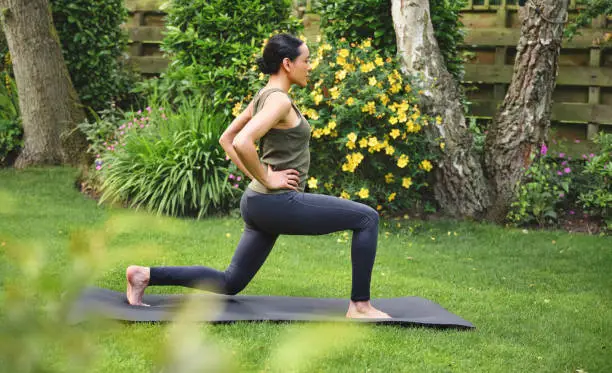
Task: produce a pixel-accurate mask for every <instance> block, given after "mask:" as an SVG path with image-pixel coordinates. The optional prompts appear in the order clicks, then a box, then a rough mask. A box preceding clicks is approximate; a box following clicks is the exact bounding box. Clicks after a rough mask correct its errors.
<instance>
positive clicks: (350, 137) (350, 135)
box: [346, 132, 357, 142]
mask: <svg viewBox="0 0 612 373" xmlns="http://www.w3.org/2000/svg"><path fill="white" fill-rule="evenodd" d="M346 138H347V139H349V141H352V142H355V141H357V135H356V134H355V132H351V133H349V134H348V135H346Z"/></svg>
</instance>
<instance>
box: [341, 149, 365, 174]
mask: <svg viewBox="0 0 612 373" xmlns="http://www.w3.org/2000/svg"><path fill="white" fill-rule="evenodd" d="M346 159H347V162H346V163H345V164H343V165H342V171H346V172H355V169H356V168H357V166H359V164H360V163H361V161H362V160H363V154H361V153H351V154H349V155H347V156H346Z"/></svg>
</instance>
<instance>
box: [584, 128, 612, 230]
mask: <svg viewBox="0 0 612 373" xmlns="http://www.w3.org/2000/svg"><path fill="white" fill-rule="evenodd" d="M594 141H595V143H596V144H598V145H599V146H600V147H601V151H600V152H598V154H594V153H591V154H589V155H588V156H586V155H585V156H584V158H585V160H586V164H585V167H584V171H583V173H584V174H585V175H588V176H589V177H588V179H587V180H588V182H587V183H586V184H585V185H584V186H582V188H581V190H582V192H581V193H580V196H579V197H578V200H579V201H580V203H581V204H582V206H583V208H584V209H585V211H588V213H589V214H591V215H597V216H600V217H602V218H603V219H604V220H605V221H606V224H607V226H608V229H612V182H611V180H612V134H605V133H600V134H599V135H598V136H597V137H596V138H595V139H594Z"/></svg>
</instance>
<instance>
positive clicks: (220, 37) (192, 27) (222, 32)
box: [141, 0, 301, 115]
mask: <svg viewBox="0 0 612 373" xmlns="http://www.w3.org/2000/svg"><path fill="white" fill-rule="evenodd" d="M167 11H168V16H167V20H166V26H167V33H166V37H165V38H164V41H163V44H162V50H163V51H164V52H165V53H166V54H167V55H168V56H169V57H170V58H171V60H172V61H173V62H172V64H171V65H170V67H169V68H168V71H167V72H166V73H164V74H162V77H161V79H157V80H153V81H151V82H147V83H146V84H145V86H144V88H141V91H143V90H144V91H145V92H151V91H152V90H157V94H159V95H160V96H161V97H162V98H163V99H165V100H168V101H170V102H173V103H175V102H177V100H179V99H180V98H181V97H186V96H191V95H196V96H204V97H208V98H209V99H211V100H212V101H213V105H214V107H215V109H218V110H220V111H224V112H225V113H226V114H227V115H229V112H230V109H231V106H232V105H233V103H234V101H236V100H239V99H242V98H243V97H245V96H246V95H247V94H248V92H250V91H251V87H249V85H248V82H247V81H246V80H245V79H243V75H244V74H245V73H246V72H247V71H248V69H249V68H250V67H251V66H253V65H254V64H255V55H256V54H257V52H259V45H260V44H259V43H260V42H261V40H262V39H264V38H267V37H269V36H270V35H271V33H273V32H274V31H275V30H278V31H287V32H291V33H296V32H298V31H299V30H300V29H301V25H300V23H299V21H298V20H297V19H295V18H294V17H292V16H290V12H291V1H290V0H237V1H225V0H212V1H210V0H195V1H194V0H175V1H173V2H172V3H171V5H170V7H169V8H168V9H167Z"/></svg>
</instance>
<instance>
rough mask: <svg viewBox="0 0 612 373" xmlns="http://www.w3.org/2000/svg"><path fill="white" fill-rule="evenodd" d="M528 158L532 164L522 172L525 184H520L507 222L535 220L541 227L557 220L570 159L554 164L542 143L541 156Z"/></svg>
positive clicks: (567, 185) (568, 179) (567, 189)
mask: <svg viewBox="0 0 612 373" xmlns="http://www.w3.org/2000/svg"><path fill="white" fill-rule="evenodd" d="M560 158H564V155H563V154H560ZM531 159H532V161H533V163H532V164H531V166H530V167H529V169H527V171H526V172H525V179H524V181H522V182H521V183H520V184H519V188H518V191H517V194H516V201H514V202H513V203H512V204H511V210H510V212H509V213H508V220H510V221H511V222H513V223H515V224H523V223H531V222H534V221H535V222H537V223H538V225H540V226H544V225H546V224H547V223H551V222H556V221H557V219H558V214H557V211H558V209H559V205H560V204H561V203H562V202H564V201H565V200H566V199H567V194H568V193H569V192H570V185H571V180H572V178H571V174H572V169H571V167H570V164H569V161H570V160H571V159H563V160H562V161H561V162H560V163H559V162H557V161H556V160H555V159H553V158H552V157H551V156H550V154H548V148H547V147H546V145H545V144H542V147H541V149H540V154H537V155H536V154H532V156H531Z"/></svg>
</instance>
